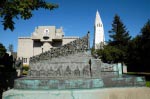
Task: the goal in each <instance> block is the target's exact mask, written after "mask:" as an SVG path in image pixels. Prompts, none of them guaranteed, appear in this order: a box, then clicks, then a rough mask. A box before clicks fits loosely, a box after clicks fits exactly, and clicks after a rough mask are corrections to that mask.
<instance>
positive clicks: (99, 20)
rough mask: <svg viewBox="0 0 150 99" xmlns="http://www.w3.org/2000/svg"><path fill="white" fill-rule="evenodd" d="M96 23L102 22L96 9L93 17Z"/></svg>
mask: <svg viewBox="0 0 150 99" xmlns="http://www.w3.org/2000/svg"><path fill="white" fill-rule="evenodd" d="M98 23H102V20H101V17H100V14H99V12H98V10H97V12H96V18H95V25H97V24H98Z"/></svg>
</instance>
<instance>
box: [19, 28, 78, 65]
mask: <svg viewBox="0 0 150 99" xmlns="http://www.w3.org/2000/svg"><path fill="white" fill-rule="evenodd" d="M78 38H79V37H70V36H68V37H65V36H64V33H63V29H62V27H60V28H58V29H56V27H55V26H38V27H36V28H35V31H34V32H33V33H32V35H31V37H19V38H18V51H17V59H18V60H23V64H26V65H28V64H29V59H30V57H32V56H35V55H38V54H40V53H43V52H45V51H48V50H50V48H52V47H53V48H54V47H60V46H62V45H64V44H67V43H69V42H71V41H74V40H76V39H78Z"/></svg>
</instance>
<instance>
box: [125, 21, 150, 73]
mask: <svg viewBox="0 0 150 99" xmlns="http://www.w3.org/2000/svg"><path fill="white" fill-rule="evenodd" d="M127 55H128V58H127V61H126V63H127V66H128V67H129V71H131V72H150V66H149V61H150V20H148V22H147V23H146V24H145V25H144V26H143V28H142V29H141V34H140V35H138V36H136V37H135V38H133V40H131V42H130V43H129V47H128V53H127Z"/></svg>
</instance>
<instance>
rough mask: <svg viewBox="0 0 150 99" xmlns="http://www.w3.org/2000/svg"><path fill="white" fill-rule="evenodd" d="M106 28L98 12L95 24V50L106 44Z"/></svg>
mask: <svg viewBox="0 0 150 99" xmlns="http://www.w3.org/2000/svg"><path fill="white" fill-rule="evenodd" d="M104 41H105V36H104V27H103V23H102V20H101V17H100V14H99V12H98V11H97V12H96V18H95V24H94V49H100V48H101V45H103V44H104Z"/></svg>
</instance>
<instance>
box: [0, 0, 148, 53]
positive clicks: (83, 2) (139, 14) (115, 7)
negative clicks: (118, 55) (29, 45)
mask: <svg viewBox="0 0 150 99" xmlns="http://www.w3.org/2000/svg"><path fill="white" fill-rule="evenodd" d="M46 1H48V2H52V3H56V4H59V8H57V9H55V10H52V11H48V10H44V9H40V10H38V11H34V16H33V17H32V18H31V19H29V20H21V19H20V20H17V19H14V20H15V23H16V24H15V27H16V28H15V30H14V31H13V32H11V31H10V30H6V31H4V30H3V26H2V25H1V24H0V42H1V43H2V44H3V45H4V46H5V47H6V48H8V45H9V44H13V45H14V50H15V51H17V45H18V37H24V36H28V37H29V36H30V35H31V33H32V32H33V31H34V29H35V27H37V26H43V25H55V26H56V27H57V28H59V27H60V26H62V27H63V29H64V32H65V35H66V36H79V37H82V36H84V35H85V34H86V33H87V31H90V36H91V38H90V41H91V44H93V35H94V33H93V32H94V21H95V15H96V11H97V10H99V12H100V16H101V18H102V22H103V24H104V31H105V38H106V40H108V39H109V34H108V31H109V30H110V29H111V28H112V27H111V24H112V21H113V17H114V15H115V14H118V15H119V16H120V18H121V20H122V21H123V23H124V24H125V25H126V27H127V30H128V31H129V33H130V35H131V36H132V37H135V36H136V35H137V34H139V33H140V29H141V28H142V27H143V26H144V24H145V23H146V22H147V20H148V19H150V0H46ZM0 21H2V19H1V18H0Z"/></svg>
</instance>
